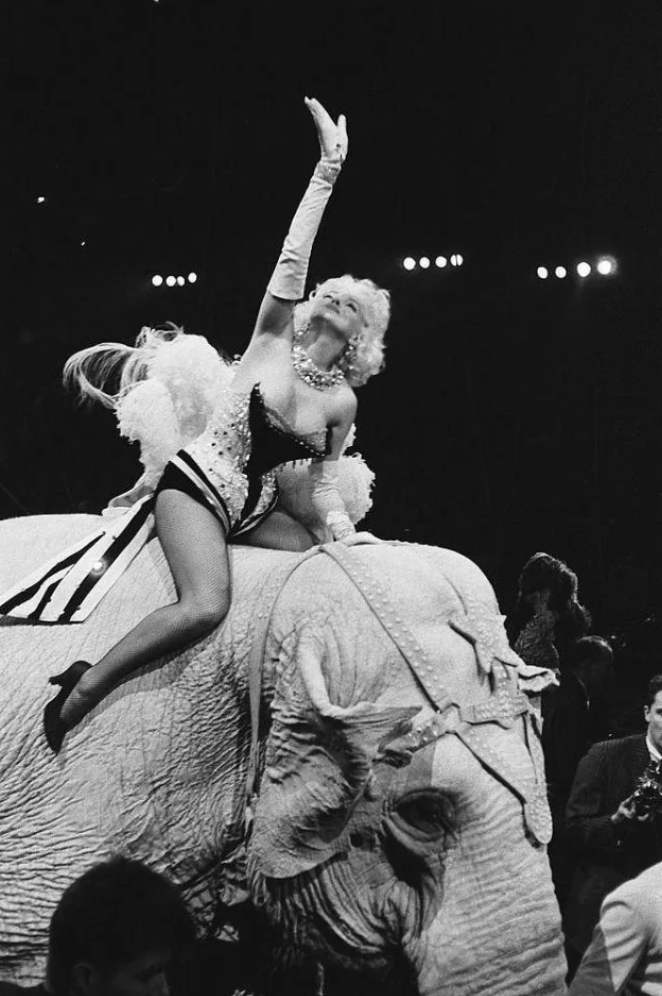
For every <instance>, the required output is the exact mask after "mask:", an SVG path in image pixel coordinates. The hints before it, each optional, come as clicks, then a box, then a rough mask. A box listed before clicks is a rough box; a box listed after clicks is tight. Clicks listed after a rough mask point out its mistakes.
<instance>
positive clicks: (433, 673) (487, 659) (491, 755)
mask: <svg viewBox="0 0 662 996" xmlns="http://www.w3.org/2000/svg"><path fill="white" fill-rule="evenodd" d="M319 549H320V552H323V553H325V554H327V555H328V556H330V557H331V558H332V559H333V560H334V561H335V562H336V563H337V564H338V566H339V567H341V568H342V570H343V571H344V572H345V574H346V575H347V576H348V577H349V578H350V580H351V581H352V582H353V583H354V585H355V586H356V588H357V589H358V590H359V592H360V593H361V595H362V596H363V598H364V599H365V601H366V603H367V604H368V606H369V607H370V609H371V610H372V612H373V613H374V614H375V615H376V616H377V619H378V620H379V622H380V623H381V625H382V626H383V628H384V629H385V630H386V632H387V633H388V635H389V636H390V638H391V639H392V640H393V642H394V643H395V645H396V646H397V648H398V649H399V651H400V653H401V654H402V656H403V657H404V659H405V661H406V662H407V664H408V665H409V668H410V669H411V671H412V674H413V675H414V677H415V679H416V681H417V682H418V684H419V685H420V687H421V688H422V689H423V691H424V693H425V694H426V696H427V698H428V699H429V700H430V701H431V703H432V704H433V705H434V707H435V709H436V710H437V713H436V715H435V716H434V717H433V719H432V720H431V721H430V722H429V723H427V724H426V725H425V727H423V728H420V729H417V730H414V731H413V732H412V733H411V734H410V740H411V744H410V746H411V748H412V749H414V750H415V749H417V748H420V747H425V746H427V745H428V744H430V743H433V742H434V741H435V740H437V739H439V737H441V736H444V735H445V734H448V733H453V734H455V735H456V736H457V737H458V738H459V739H460V740H462V742H463V743H464V744H465V746H466V747H467V748H468V749H469V750H470V751H471V752H472V754H474V756H475V757H476V758H477V759H478V760H479V761H480V763H481V764H483V765H484V766H485V767H486V768H488V769H489V770H491V771H492V772H493V773H494V774H495V775H497V776H498V777H499V778H500V779H502V780H503V781H505V782H506V783H507V784H508V785H509V786H510V787H511V788H512V789H513V790H514V791H515V793H516V794H517V795H518V796H519V798H520V799H521V801H522V805H523V809H524V818H525V822H526V824H527V828H528V830H529V832H530V833H531V835H532V836H533V837H534V838H535V839H536V840H537V841H538V842H539V843H541V844H546V843H548V842H549V840H550V839H551V833H552V826H551V817H550V814H549V808H548V806H547V800H546V790H545V776H544V763H543V757H542V748H541V745H540V742H539V737H538V736H537V733H536V730H535V729H534V717H533V715H532V710H531V707H530V704H529V702H528V699H527V697H526V696H525V695H524V694H523V693H522V692H521V691H520V690H519V688H518V687H517V678H516V674H511V675H510V676H507V675H506V669H505V668H503V673H498V672H497V671H496V670H494V669H493V668H492V661H493V659H496V660H498V661H501V662H502V663H504V664H511V665H514V666H517V664H518V663H519V658H518V657H517V655H516V654H515V652H514V651H513V650H512V649H511V648H510V646H509V645H508V642H507V639H506V637H505V634H503V633H502V632H500V631H499V629H498V628H497V627H496V626H495V621H496V620H497V619H498V621H499V623H500V622H501V620H500V617H495V616H494V615H493V614H489V613H488V612H487V611H486V610H485V608H484V607H483V606H481V605H480V604H479V603H477V602H474V601H472V600H471V598H469V605H468V610H469V611H468V612H467V613H466V615H465V616H463V617H455V618H454V619H451V620H450V626H451V627H452V628H453V629H454V630H455V631H456V632H458V633H460V634H461V635H462V636H464V637H465V639H467V640H469V641H470V642H471V643H473V644H474V647H475V652H476V657H477V660H478V663H479V666H480V667H482V669H483V670H484V671H486V672H487V673H490V672H491V673H492V674H493V675H494V680H495V689H494V692H493V694H492V696H491V698H490V699H489V700H488V701H486V702H481V703H477V704H474V705H471V704H469V705H464V706H460V705H459V704H458V703H456V702H454V701H453V699H452V697H451V695H450V694H449V692H448V691H447V689H445V688H444V687H443V685H442V684H441V682H440V680H439V678H438V676H437V668H435V667H434V665H433V664H432V662H431V661H430V660H429V658H428V657H427V654H426V653H425V651H424V649H423V648H422V647H421V645H420V644H419V642H418V640H417V639H416V637H415V636H414V634H413V633H412V632H411V630H410V629H409V627H408V626H407V625H406V623H405V621H404V620H403V619H402V618H401V617H400V616H399V614H398V612H397V610H396V609H395V606H394V605H393V603H392V602H391V599H390V598H389V596H388V594H387V592H386V590H385V588H384V587H383V585H382V584H381V583H380V582H379V581H378V579H377V578H376V577H375V575H374V574H373V572H372V571H371V570H370V569H369V568H368V567H366V565H365V564H364V563H362V562H361V561H360V560H359V559H358V558H357V557H356V555H355V553H354V551H353V550H351V549H348V548H347V547H343V546H342V544H339V543H333V544H327V545H325V546H322V547H320V548H319ZM520 716H521V717H522V718H523V720H524V723H525V728H526V737H527V748H528V750H529V754H530V756H531V760H532V762H533V769H534V773H535V787H534V791H533V797H532V798H531V792H530V789H529V787H528V786H527V785H526V784H525V783H524V780H523V779H522V778H521V776H520V774H519V772H518V771H517V770H516V769H515V768H513V767H512V766H511V765H510V764H509V763H508V762H507V760H506V759H505V758H504V757H503V756H502V755H501V754H499V753H497V752H496V751H495V750H493V748H492V747H491V745H490V744H489V743H488V741H487V738H486V737H485V736H484V735H483V733H482V732H481V726H482V725H483V724H486V723H498V724H499V725H500V726H502V727H503V728H504V729H508V728H510V727H512V726H513V724H514V723H515V721H516V719H517V718H518V717H520Z"/></svg>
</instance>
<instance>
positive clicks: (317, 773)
mask: <svg viewBox="0 0 662 996" xmlns="http://www.w3.org/2000/svg"><path fill="white" fill-rule="evenodd" d="M297 655H298V659H297V672H298V675H297V676H298V677H299V679H303V686H304V687H303V689H302V688H301V682H300V681H299V682H296V681H295V685H298V687H297V688H296V689H292V688H287V687H285V688H283V687H282V686H283V684H284V683H285V681H284V679H281V687H280V688H279V690H278V692H277V695H276V701H275V703H274V721H273V724H272V729H271V733H270V736H269V744H268V748H267V763H266V768H265V772H264V775H263V778H262V782H261V785H260V794H259V800H258V803H257V806H256V809H255V819H254V822H253V830H252V834H251V840H250V843H249V854H250V863H251V866H252V869H253V870H254V871H256V872H258V873H259V874H261V875H263V876H266V877H268V878H292V877H293V876H295V875H299V874H301V873H302V872H305V871H309V870H310V869H312V868H315V867H316V866H318V865H319V864H321V863H322V862H324V861H327V860H328V859H329V858H330V857H332V856H333V855H334V854H337V853H339V852H341V851H343V850H346V849H347V848H348V847H349V824H350V821H351V815H352V812H353V809H354V807H355V805H356V803H357V802H358V801H359V800H360V799H361V798H362V796H363V794H364V792H365V791H366V788H368V787H369V785H370V783H371V775H372V764H373V760H374V758H375V756H376V755H377V753H378V752H379V750H380V747H381V746H382V745H383V744H384V743H385V742H387V741H388V740H390V739H391V737H392V736H396V735H400V734H401V733H402V732H404V729H405V727H408V725H409V721H410V720H411V718H412V717H413V716H414V715H416V713H417V712H418V711H419V708H418V707H416V706H415V707H403V708H398V707H396V708H380V707H378V706H377V705H374V704H373V703H371V702H367V701H361V702H359V703H358V704H355V705H351V706H348V707H342V706H338V705H334V704H332V703H331V702H330V701H329V697H328V692H327V689H326V682H325V680H324V676H323V673H322V668H321V664H320V657H319V650H318V649H317V650H316V649H315V648H314V646H313V644H312V643H309V644H307V645H306V644H305V643H299V645H298V649H297Z"/></svg>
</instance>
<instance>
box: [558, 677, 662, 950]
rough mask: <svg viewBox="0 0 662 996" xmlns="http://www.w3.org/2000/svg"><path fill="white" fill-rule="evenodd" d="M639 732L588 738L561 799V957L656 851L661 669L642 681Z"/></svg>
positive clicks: (581, 945)
mask: <svg viewBox="0 0 662 996" xmlns="http://www.w3.org/2000/svg"><path fill="white" fill-rule="evenodd" d="M644 719H645V721H646V724H647V729H646V732H645V733H640V734H635V735H634V736H630V737H623V738H622V739H620V740H606V741H603V742H602V743H598V744H595V745H594V746H593V747H592V748H591V750H590V751H589V752H588V754H587V755H586V756H585V757H584V758H582V760H581V762H580V764H579V767H578V769H577V775H576V777H575V781H574V784H573V786H572V791H571V793H570V798H569V800H568V805H567V807H566V819H565V828H564V830H565V840H566V842H567V844H568V846H569V847H571V848H572V849H573V851H574V852H575V854H576V855H577V858H578V865H577V871H576V874H575V879H574V882H573V886H572V890H571V894H570V898H569V901H568V905H567V909H566V915H565V923H564V928H565V933H566V940H567V943H568V947H569V951H568V956H569V961H570V963H571V965H572V963H573V961H574V963H575V964H576V962H577V961H578V960H579V958H580V957H581V955H582V954H583V952H584V950H585V949H586V946H587V945H588V942H589V940H590V938H591V933H592V931H593V928H594V927H595V925H596V923H597V920H598V916H599V911H600V905H601V903H602V901H603V899H604V898H605V896H606V895H607V894H608V893H609V892H611V890H612V889H614V888H616V887H617V886H619V885H621V884H622V883H623V882H625V881H627V880H628V879H631V878H633V877H634V876H635V875H638V874H639V873H640V872H642V871H644V869H646V868H649V867H650V866H651V865H653V864H655V863H656V862H658V861H660V860H661V859H662V846H661V845H662V818H661V817H660V816H659V815H658V813H659V811H660V808H661V806H662V786H661V785H660V778H662V776H661V775H660V774H659V771H658V767H659V764H660V761H662V675H660V674H658V675H655V677H654V678H652V679H651V681H650V682H649V684H648V689H647V694H646V702H645V705H644Z"/></svg>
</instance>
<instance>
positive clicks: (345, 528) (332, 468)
mask: <svg viewBox="0 0 662 996" xmlns="http://www.w3.org/2000/svg"><path fill="white" fill-rule="evenodd" d="M310 477H311V481H312V486H311V491H310V498H311V501H312V504H313V508H314V509H315V513H316V515H317V517H318V518H319V520H320V522H321V523H322V525H323V526H324V528H325V531H327V532H330V533H331V538H332V539H333V540H340V541H341V542H345V541H347V540H348V539H350V538H351V537H353V536H356V530H355V528H354V524H353V522H352V520H351V519H350V517H349V515H348V514H347V510H346V508H345V503H344V501H343V499H342V495H341V494H340V489H339V487H338V462H337V460H322V461H319V462H317V463H312V464H311V465H310Z"/></svg>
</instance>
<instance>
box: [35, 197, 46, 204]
mask: <svg viewBox="0 0 662 996" xmlns="http://www.w3.org/2000/svg"><path fill="white" fill-rule="evenodd" d="M45 200H46V198H45V197H38V198H37V204H43V203H44V201H45Z"/></svg>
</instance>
